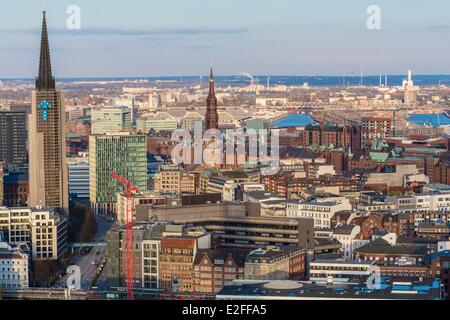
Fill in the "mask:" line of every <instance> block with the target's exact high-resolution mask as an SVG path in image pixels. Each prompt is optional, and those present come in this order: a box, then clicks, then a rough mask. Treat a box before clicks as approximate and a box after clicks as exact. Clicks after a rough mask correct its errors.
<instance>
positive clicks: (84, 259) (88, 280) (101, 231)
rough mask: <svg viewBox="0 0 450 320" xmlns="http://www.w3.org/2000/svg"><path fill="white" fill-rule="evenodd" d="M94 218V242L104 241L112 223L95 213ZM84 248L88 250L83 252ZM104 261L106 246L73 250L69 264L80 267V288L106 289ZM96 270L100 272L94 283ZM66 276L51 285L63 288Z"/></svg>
mask: <svg viewBox="0 0 450 320" xmlns="http://www.w3.org/2000/svg"><path fill="white" fill-rule="evenodd" d="M95 220H96V222H97V232H96V235H95V239H94V242H105V241H106V234H107V232H108V230H110V229H111V228H113V227H114V224H113V223H111V222H110V221H107V220H106V219H105V218H103V217H100V216H97V215H95ZM85 250H89V252H88V253H86V254H83V252H84V251H85ZM106 263H107V256H106V246H96V247H92V248H83V249H80V250H79V252H75V255H74V256H73V258H72V260H71V264H72V265H77V266H79V267H80V273H81V289H84V290H89V289H91V288H92V287H93V286H94V287H98V289H99V290H106V289H107V287H108V286H107V278H106ZM98 270H101V273H100V275H98V277H97V281H96V283H95V284H94V283H93V281H94V279H95V278H96V276H97V273H98ZM68 277H69V275H65V276H63V277H62V278H60V279H58V280H57V281H55V283H54V284H53V287H55V288H65V287H66V282H67V279H68Z"/></svg>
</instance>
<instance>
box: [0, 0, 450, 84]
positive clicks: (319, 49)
mask: <svg viewBox="0 0 450 320" xmlns="http://www.w3.org/2000/svg"><path fill="white" fill-rule="evenodd" d="M70 5H77V6H78V7H79V8H80V12H81V15H80V17H81V19H80V20H81V29H79V30H70V29H68V28H67V26H66V23H67V20H68V18H69V16H70V14H68V13H67V12H66V10H67V8H68V7H69V6H70ZM370 5H377V6H378V7H379V8H380V17H381V20H380V21H381V29H380V30H370V29H368V28H367V20H368V18H369V16H370V14H368V13H367V8H368V7H369V6H370ZM0 7H1V10H0V39H1V41H0V78H14V77H26V78H31V77H34V76H35V75H36V73H37V69H38V58H39V40H40V35H39V34H40V30H39V29H40V26H41V19H42V11H43V10H46V12H47V22H48V27H49V38H50V47H51V57H52V64H53V73H54V75H55V76H56V77H57V78H64V77H145V76H149V77H150V76H175V75H182V76H185V75H206V74H207V73H208V66H209V64H210V61H213V62H214V66H215V73H216V74H220V75H237V74H240V73H242V72H249V73H251V74H255V75H306V76H307V75H311V76H314V75H323V76H326V75H336V76H342V75H344V74H345V75H346V76H350V75H359V74H360V64H361V57H363V58H362V60H363V65H364V68H363V70H364V71H363V72H364V74H365V75H379V74H406V72H407V70H408V69H412V70H413V72H414V74H450V41H449V40H450V1H448V0H427V1H423V0H369V1H366V0H339V1H337V0H320V1H318V0H314V1H313V0H308V1H306V0H270V1H269V0H164V1H163V0H127V1H118V0H45V1H44V0H14V1H10V0H0Z"/></svg>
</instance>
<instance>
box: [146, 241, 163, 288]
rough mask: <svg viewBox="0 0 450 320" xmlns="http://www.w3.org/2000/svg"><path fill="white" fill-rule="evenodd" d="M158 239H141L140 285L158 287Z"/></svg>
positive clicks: (159, 245) (159, 242)
mask: <svg viewBox="0 0 450 320" xmlns="http://www.w3.org/2000/svg"><path fill="white" fill-rule="evenodd" d="M160 247H161V240H160V239H154V240H153V239H152V240H143V241H142V287H143V288H149V289H158V288H159V250H160Z"/></svg>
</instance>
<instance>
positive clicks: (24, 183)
mask: <svg viewBox="0 0 450 320" xmlns="http://www.w3.org/2000/svg"><path fill="white" fill-rule="evenodd" d="M1 170H2V169H1V168H0V172H1ZM1 179H2V178H1V175H0V182H1ZM28 180H29V179H28V173H22V172H8V173H6V174H5V175H4V176H3V199H4V201H3V204H4V205H5V206H7V207H13V208H16V207H26V206H27V204H28V194H29V190H28ZM1 189H2V185H1V184H0V193H1ZM0 199H1V195H0ZM0 202H1V200H0Z"/></svg>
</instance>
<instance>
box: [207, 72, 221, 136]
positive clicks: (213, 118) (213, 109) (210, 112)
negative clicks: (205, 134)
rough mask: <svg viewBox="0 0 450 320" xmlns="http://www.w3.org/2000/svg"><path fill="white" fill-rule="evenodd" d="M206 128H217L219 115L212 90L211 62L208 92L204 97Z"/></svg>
mask: <svg viewBox="0 0 450 320" xmlns="http://www.w3.org/2000/svg"><path fill="white" fill-rule="evenodd" d="M205 122H206V123H205V124H206V126H205V127H206V130H208V129H218V128H219V115H218V114H217V98H216V94H215V92H214V76H213V68H212V64H211V70H210V73H209V93H208V98H207V99H206V115H205Z"/></svg>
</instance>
